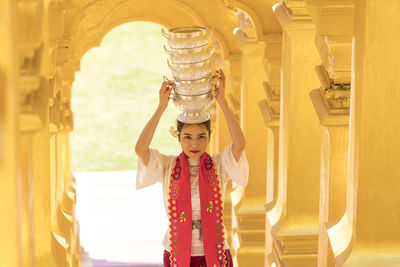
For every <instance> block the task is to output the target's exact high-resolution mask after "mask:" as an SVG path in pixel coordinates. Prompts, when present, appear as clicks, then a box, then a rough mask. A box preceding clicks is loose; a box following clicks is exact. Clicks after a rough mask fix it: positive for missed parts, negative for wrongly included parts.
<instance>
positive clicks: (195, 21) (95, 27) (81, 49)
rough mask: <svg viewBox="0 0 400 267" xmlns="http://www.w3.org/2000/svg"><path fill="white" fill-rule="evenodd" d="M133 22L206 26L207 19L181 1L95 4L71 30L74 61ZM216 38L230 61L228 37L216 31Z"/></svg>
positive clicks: (126, 1) (129, 1)
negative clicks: (108, 36)
mask: <svg viewBox="0 0 400 267" xmlns="http://www.w3.org/2000/svg"><path fill="white" fill-rule="evenodd" d="M155 7H157V8H155ZM105 10H106V12H105ZM169 14H173V16H170V15H169ZM133 21H147V22H154V23H158V24H160V25H163V26H165V27H167V28H172V27H177V26H182V25H204V20H203V19H202V18H201V17H200V15H199V14H197V13H196V11H195V10H193V9H192V8H191V7H189V6H187V5H185V4H183V3H182V2H180V1H178V0H148V1H145V2H140V3H139V1H137V0H119V1H116V2H115V3H113V6H112V7H111V8H110V7H107V8H105V7H104V4H103V3H102V2H94V3H92V4H90V5H88V6H86V7H85V8H84V9H83V10H82V11H81V12H80V13H79V14H78V15H77V16H76V18H75V20H74V23H73V25H72V27H71V30H70V37H71V46H70V49H71V53H70V55H71V57H70V60H71V61H73V62H76V63H78V62H80V60H81V58H82V56H83V54H84V53H85V52H86V51H87V50H89V49H90V48H92V47H95V46H99V45H100V43H101V40H102V39H103V38H104V36H105V34H107V33H108V32H109V31H110V30H111V29H112V28H114V27H116V26H118V25H121V24H123V23H127V22H133ZM206 26H207V25H206ZM214 37H215V38H216V39H217V40H218V41H219V43H220V44H221V52H222V56H223V57H224V58H229V55H230V53H229V44H228V42H227V40H226V38H224V36H223V34H221V33H219V32H217V31H214ZM77 65H79V64H77Z"/></svg>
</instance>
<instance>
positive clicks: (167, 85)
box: [158, 81, 175, 111]
mask: <svg viewBox="0 0 400 267" xmlns="http://www.w3.org/2000/svg"><path fill="white" fill-rule="evenodd" d="M174 88H175V83H174V82H173V81H165V82H163V83H162V85H161V88H160V92H159V95H160V102H159V104H158V107H159V108H160V109H162V110H163V111H164V110H165V109H166V108H167V107H168V102H169V95H170V94H171V91H172V89H174Z"/></svg>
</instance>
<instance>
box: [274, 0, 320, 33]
mask: <svg viewBox="0 0 400 267" xmlns="http://www.w3.org/2000/svg"><path fill="white" fill-rule="evenodd" d="M272 10H273V11H274V13H275V15H276V17H277V19H278V21H279V23H280V24H281V26H282V29H284V30H285V29H292V30H296V29H302V30H304V29H306V28H314V24H313V23H312V21H311V16H310V14H309V12H308V10H307V9H306V2H305V0H282V1H281V2H279V3H277V4H275V5H274V6H273V7H272Z"/></svg>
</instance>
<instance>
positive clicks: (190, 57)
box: [164, 45, 215, 64]
mask: <svg viewBox="0 0 400 267" xmlns="http://www.w3.org/2000/svg"><path fill="white" fill-rule="evenodd" d="M164 50H165V52H166V53H167V54H168V55H169V59H170V62H171V64H194V63H199V62H203V61H207V60H210V58H211V56H212V55H213V53H214V51H215V45H211V46H204V47H200V48H196V49H187V50H192V53H186V52H187V51H186V50H185V51H186V52H185V53H181V52H182V51H184V49H174V50H167V48H166V47H165V46H164Z"/></svg>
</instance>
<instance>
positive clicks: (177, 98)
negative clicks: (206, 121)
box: [172, 91, 214, 113]
mask: <svg viewBox="0 0 400 267" xmlns="http://www.w3.org/2000/svg"><path fill="white" fill-rule="evenodd" d="M213 98H214V95H213V92H212V91H210V92H208V93H205V94H202V95H197V96H184V95H180V94H178V93H176V92H174V94H173V98H172V99H173V102H174V104H175V106H176V107H177V108H178V109H180V110H182V111H184V112H187V113H200V112H202V111H204V110H205V109H206V108H208V107H209V106H210V105H211V104H212V102H213Z"/></svg>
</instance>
